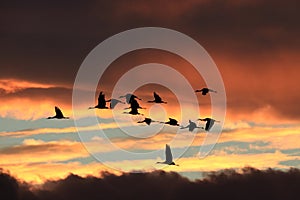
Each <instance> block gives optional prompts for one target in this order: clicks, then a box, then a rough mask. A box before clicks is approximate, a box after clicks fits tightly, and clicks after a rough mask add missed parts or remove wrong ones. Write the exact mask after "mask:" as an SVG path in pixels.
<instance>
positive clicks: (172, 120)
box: [169, 118, 178, 124]
mask: <svg viewBox="0 0 300 200" xmlns="http://www.w3.org/2000/svg"><path fill="white" fill-rule="evenodd" d="M169 120H170V122H171V123H174V124H177V123H178V121H177V120H176V119H173V118H169Z"/></svg>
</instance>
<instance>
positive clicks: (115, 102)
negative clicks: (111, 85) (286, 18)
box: [106, 99, 125, 109]
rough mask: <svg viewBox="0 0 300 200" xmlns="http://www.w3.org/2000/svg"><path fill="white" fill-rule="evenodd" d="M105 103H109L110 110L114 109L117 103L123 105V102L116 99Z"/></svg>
mask: <svg viewBox="0 0 300 200" xmlns="http://www.w3.org/2000/svg"><path fill="white" fill-rule="evenodd" d="M106 102H110V105H109V107H110V109H114V108H115V106H116V105H117V104H118V103H122V104H125V103H124V102H123V101H120V100H118V99H110V100H107V101H106Z"/></svg>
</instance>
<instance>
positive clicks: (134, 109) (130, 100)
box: [47, 88, 220, 166]
mask: <svg viewBox="0 0 300 200" xmlns="http://www.w3.org/2000/svg"><path fill="white" fill-rule="evenodd" d="M195 92H196V93H198V92H200V93H201V94H202V95H204V96H205V95H206V94H208V93H209V92H213V93H217V91H215V90H212V89H209V88H202V89H200V90H195ZM153 96H154V99H153V100H150V101H147V102H148V103H158V104H166V103H167V102H166V101H163V100H162V98H161V97H160V96H159V95H158V94H157V93H156V92H153ZM122 98H125V102H126V103H127V104H129V105H130V107H128V108H125V109H130V111H129V112H123V113H124V114H131V115H143V114H141V113H139V110H138V109H144V108H142V107H141V106H140V105H139V103H138V101H137V100H142V99H140V98H138V97H137V96H135V95H134V94H130V93H128V94H126V95H123V96H120V97H119V99H122ZM119 99H113V98H112V99H109V100H106V99H105V94H104V93H103V92H102V91H101V92H100V94H99V96H98V103H97V105H95V106H93V107H89V108H88V109H114V108H115V107H116V105H117V104H119V103H120V104H126V103H125V102H123V101H121V100H119ZM107 102H110V105H109V107H107V106H106V104H107ZM47 119H69V117H65V116H64V115H63V113H62V111H61V110H60V109H59V108H58V107H57V106H55V116H52V117H48V118H47ZM198 121H205V122H206V123H205V127H199V126H197V124H196V123H195V122H193V121H191V120H189V124H188V125H187V126H182V125H180V124H178V121H177V120H176V119H173V118H169V121H167V122H161V121H155V120H153V119H151V118H147V117H146V118H144V120H142V121H138V122H137V123H146V124H147V125H150V124H151V123H152V122H158V123H163V124H168V125H170V126H180V129H186V128H188V130H189V131H190V132H192V131H194V130H195V129H196V128H200V129H204V130H205V131H210V130H211V128H212V126H213V125H214V123H215V122H220V121H217V120H215V119H212V118H200V119H198ZM165 156H166V160H165V161H164V162H157V163H158V164H167V165H176V166H179V165H177V164H175V163H174V162H173V156H172V153H171V148H170V146H169V145H167V144H166V149H165Z"/></svg>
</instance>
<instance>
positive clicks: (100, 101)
mask: <svg viewBox="0 0 300 200" xmlns="http://www.w3.org/2000/svg"><path fill="white" fill-rule="evenodd" d="M106 102H108V101H107V100H105V94H103V92H102V91H101V92H100V94H99V96H98V104H97V105H96V106H94V107H89V109H94V108H98V109H108V107H107V106H106Z"/></svg>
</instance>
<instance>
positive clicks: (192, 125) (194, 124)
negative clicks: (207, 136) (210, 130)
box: [180, 120, 204, 132]
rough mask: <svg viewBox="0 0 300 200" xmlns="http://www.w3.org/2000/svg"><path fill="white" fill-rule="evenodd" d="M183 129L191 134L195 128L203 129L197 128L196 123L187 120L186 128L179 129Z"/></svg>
mask: <svg viewBox="0 0 300 200" xmlns="http://www.w3.org/2000/svg"><path fill="white" fill-rule="evenodd" d="M185 128H189V131H190V132H193V130H194V129H195V128H202V129H204V128H203V127H198V126H197V125H196V123H195V122H192V121H191V120H189V125H187V126H185V127H183V126H182V127H181V128H180V129H185Z"/></svg>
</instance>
